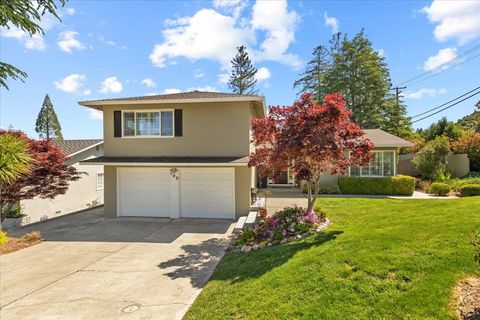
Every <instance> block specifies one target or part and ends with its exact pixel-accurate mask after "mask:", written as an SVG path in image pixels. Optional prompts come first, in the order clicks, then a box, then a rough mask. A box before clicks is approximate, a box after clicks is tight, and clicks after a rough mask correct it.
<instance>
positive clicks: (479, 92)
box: [412, 91, 480, 123]
mask: <svg viewBox="0 0 480 320" xmlns="http://www.w3.org/2000/svg"><path fill="white" fill-rule="evenodd" d="M477 94H480V91H478V92H476V93H474V94H471V95H470V96H468V97H466V98H463V99H462V100H460V101H457V102H455V103H454V104H452V105H450V106H447V107H445V108H443V109H440V110H438V111H437V112H434V113H432V114H429V115H428V116H425V117H423V118H420V119H418V120H415V121H412V123H415V122H419V121H422V120H425V119H427V118H430V117H431V116H433V115H436V114H437V113H440V112H442V111H445V110H447V109H449V108H451V107H453V106H456V105H457V104H459V103H460V102H463V101H465V100H467V99H470V98H471V97H473V96H476V95H477Z"/></svg>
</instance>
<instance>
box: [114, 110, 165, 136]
mask: <svg viewBox="0 0 480 320" xmlns="http://www.w3.org/2000/svg"><path fill="white" fill-rule="evenodd" d="M123 136H124V137H156V136H157V137H173V110H160V111H124V112H123Z"/></svg>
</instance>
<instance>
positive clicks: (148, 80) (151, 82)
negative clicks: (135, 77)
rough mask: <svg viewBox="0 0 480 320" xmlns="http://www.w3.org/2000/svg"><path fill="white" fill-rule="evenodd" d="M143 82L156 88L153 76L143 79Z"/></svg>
mask: <svg viewBox="0 0 480 320" xmlns="http://www.w3.org/2000/svg"><path fill="white" fill-rule="evenodd" d="M141 83H142V84H143V85H145V86H147V87H148V88H155V80H153V79H152V78H147V79H143V80H142V82H141Z"/></svg>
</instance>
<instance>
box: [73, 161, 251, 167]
mask: <svg viewBox="0 0 480 320" xmlns="http://www.w3.org/2000/svg"><path fill="white" fill-rule="evenodd" d="M98 164H100V165H104V166H119V167H120V166H121V167H247V166H248V163H231V162H219V163H197V162H195V163H188V162H186V163H183V162H179V163H172V162H166V163H158V162H80V165H83V166H87V165H98Z"/></svg>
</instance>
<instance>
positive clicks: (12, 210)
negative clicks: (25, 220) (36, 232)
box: [2, 202, 25, 220]
mask: <svg viewBox="0 0 480 320" xmlns="http://www.w3.org/2000/svg"><path fill="white" fill-rule="evenodd" d="M24 216H25V215H24V214H23V213H22V207H21V206H20V203H18V202H17V203H14V204H10V203H9V204H6V205H4V206H3V208H2V220H3V219H5V218H22V217H24Z"/></svg>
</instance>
